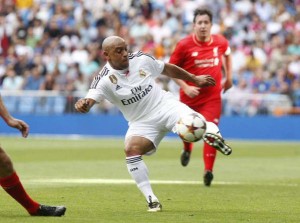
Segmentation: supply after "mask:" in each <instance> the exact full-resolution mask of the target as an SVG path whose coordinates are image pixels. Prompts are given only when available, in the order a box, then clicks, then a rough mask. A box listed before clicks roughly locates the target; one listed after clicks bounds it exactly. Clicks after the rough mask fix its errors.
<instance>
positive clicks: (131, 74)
mask: <svg viewBox="0 0 300 223" xmlns="http://www.w3.org/2000/svg"><path fill="white" fill-rule="evenodd" d="M128 57H129V69H127V70H115V69H113V68H112V67H111V66H110V64H109V63H107V64H106V65H105V66H104V67H103V68H102V70H101V71H100V72H99V74H98V75H97V76H96V77H95V78H94V80H93V82H92V84H91V87H90V90H89V92H88V94H87V96H86V98H91V99H94V100H95V101H97V102H99V101H100V100H101V99H103V98H105V99H107V100H108V101H110V102H111V103H112V104H114V105H116V106H117V107H118V108H119V110H120V111H121V112H122V113H123V115H124V117H125V119H126V120H127V121H129V122H132V121H136V120H139V119H141V118H143V117H145V115H147V114H149V113H151V111H154V110H155V109H156V108H157V106H158V105H159V104H160V103H161V101H162V99H163V97H164V95H165V94H167V92H166V91H164V90H163V89H161V87H160V86H159V85H158V84H157V83H156V81H155V78H156V77H157V76H159V75H160V74H161V72H162V71H163V69H164V66H165V64H164V62H163V61H160V60H156V59H155V58H153V57H151V56H150V55H147V54H144V53H143V52H141V51H139V52H137V53H134V54H129V56H128Z"/></svg>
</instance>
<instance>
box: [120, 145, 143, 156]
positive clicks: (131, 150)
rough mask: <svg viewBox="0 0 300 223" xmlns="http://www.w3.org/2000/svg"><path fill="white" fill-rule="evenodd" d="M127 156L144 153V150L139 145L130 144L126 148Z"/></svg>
mask: <svg viewBox="0 0 300 223" xmlns="http://www.w3.org/2000/svg"><path fill="white" fill-rule="evenodd" d="M124 152H125V155H126V157H130V156H138V155H143V154H142V150H141V149H140V147H139V146H137V145H128V146H126V147H125V149H124Z"/></svg>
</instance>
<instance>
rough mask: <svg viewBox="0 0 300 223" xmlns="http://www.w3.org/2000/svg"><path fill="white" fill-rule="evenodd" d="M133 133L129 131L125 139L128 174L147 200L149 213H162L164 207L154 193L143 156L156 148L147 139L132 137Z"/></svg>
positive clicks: (131, 130)
mask: <svg viewBox="0 0 300 223" xmlns="http://www.w3.org/2000/svg"><path fill="white" fill-rule="evenodd" d="M132 132H133V128H131V129H130V130H128V132H127V135H126V139H125V155H126V164H127V169H128V172H129V174H130V175H131V177H132V178H133V180H134V181H135V182H136V185H137V187H138V188H139V190H140V191H141V192H142V194H143V195H144V197H145V198H146V200H147V203H148V207H149V209H148V211H149V212H157V211H161V210H162V206H161V204H160V202H159V200H158V198H157V197H156V195H155V194H154V193H153V190H152V187H151V184H150V181H149V176H148V168H147V166H146V163H145V162H144V160H143V158H142V155H145V154H147V153H151V152H152V151H153V150H155V146H154V144H153V143H152V141H150V140H149V139H147V138H145V137H141V136H136V135H130V134H131V133H132Z"/></svg>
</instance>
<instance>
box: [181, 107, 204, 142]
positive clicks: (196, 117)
mask: <svg viewBox="0 0 300 223" xmlns="http://www.w3.org/2000/svg"><path fill="white" fill-rule="evenodd" d="M205 131H206V121H205V118H204V117H203V116H202V115H200V114H198V113H191V114H188V115H185V116H183V117H181V118H180V120H179V121H178V122H177V123H176V132H177V134H178V135H179V137H180V138H181V139H182V140H183V141H185V142H197V141H199V140H201V139H202V136H203V135H204V134H205Z"/></svg>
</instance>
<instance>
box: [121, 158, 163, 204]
mask: <svg viewBox="0 0 300 223" xmlns="http://www.w3.org/2000/svg"><path fill="white" fill-rule="evenodd" d="M126 163H127V169H128V172H129V174H130V175H131V177H132V178H133V179H134V180H135V182H136V185H137V187H138V188H139V189H140V191H141V192H142V193H143V195H144V196H145V198H146V200H147V202H148V203H149V196H151V198H152V201H158V199H157V197H156V196H155V195H154V193H153V191H152V188H151V185H150V182H149V177H148V168H147V166H146V164H145V162H144V160H143V159H142V156H141V155H138V156H131V157H126Z"/></svg>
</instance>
